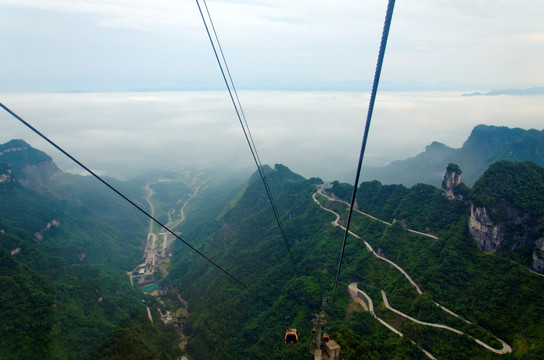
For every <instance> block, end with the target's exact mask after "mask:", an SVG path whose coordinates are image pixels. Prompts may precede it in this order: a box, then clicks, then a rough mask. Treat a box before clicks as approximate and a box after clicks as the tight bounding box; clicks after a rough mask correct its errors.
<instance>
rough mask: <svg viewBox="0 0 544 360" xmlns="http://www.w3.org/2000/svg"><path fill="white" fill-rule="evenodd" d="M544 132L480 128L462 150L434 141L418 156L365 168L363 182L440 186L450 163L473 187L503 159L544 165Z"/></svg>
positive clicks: (475, 128)
mask: <svg viewBox="0 0 544 360" xmlns="http://www.w3.org/2000/svg"><path fill="white" fill-rule="evenodd" d="M543 149H544V130H535V129H529V130H525V129H521V128H508V127H506V126H491V125H477V126H476V127H474V128H473V129H472V131H471V133H470V135H469V137H468V138H467V140H466V141H465V142H464V143H463V145H462V147H461V148H458V149H453V148H450V147H448V146H446V145H444V144H441V143H438V142H432V143H431V144H430V145H428V146H426V147H425V151H424V152H422V153H419V154H418V155H416V156H415V157H412V158H409V159H405V160H397V161H394V162H392V163H390V164H389V165H387V166H384V167H371V166H368V167H365V168H363V171H362V172H361V178H362V181H371V180H379V181H380V182H382V183H385V184H403V185H405V186H412V185H415V184H417V183H420V182H421V183H426V184H431V185H434V186H437V187H438V186H440V183H441V181H442V176H443V174H444V172H443V171H444V169H445V168H446V166H447V165H448V164H449V163H455V164H458V165H459V166H460V167H461V168H462V169H463V174H464V175H463V181H464V182H465V184H467V185H468V186H472V185H473V184H474V183H475V182H476V180H477V179H478V178H479V177H480V176H481V175H482V174H483V173H484V171H485V169H487V168H488V167H489V165H491V164H492V163H494V162H496V161H499V160H507V161H514V162H516V161H532V162H534V163H535V164H537V165H539V166H544V150H543Z"/></svg>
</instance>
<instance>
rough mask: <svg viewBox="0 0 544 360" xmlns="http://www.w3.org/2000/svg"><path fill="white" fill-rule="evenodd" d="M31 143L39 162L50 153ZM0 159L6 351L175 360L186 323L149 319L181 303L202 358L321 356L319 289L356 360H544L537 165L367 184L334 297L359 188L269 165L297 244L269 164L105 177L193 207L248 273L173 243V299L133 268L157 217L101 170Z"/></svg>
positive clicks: (169, 270) (166, 281)
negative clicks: (53, 168) (138, 282)
mask: <svg viewBox="0 0 544 360" xmlns="http://www.w3.org/2000/svg"><path fill="white" fill-rule="evenodd" d="M12 145H13V144H12ZM12 145H10V146H8V147H7V148H9V149H13V148H21V146H19V145H22V144H18V146H16V147H13V146H12ZM435 146H436V145H435ZM436 148H437V149H436V150H437V151H436V152H435V153H437V154H439V153H441V152H448V151H449V150H448V149H447V148H444V147H441V146H440V145H438V146H436ZM26 150H29V152H30V153H29V154H26V155H25V153H24V152H25V151H26ZM17 151H21V153H20V154H18V156H21V158H23V159H24V158H27V159H34V160H30V161H29V163H32V161H35V162H34V164H35V165H36V164H38V165H39V164H40V163H41V162H44V163H47V162H48V161H49V160H48V158H47V156H44V155H45V154H39V153H35V154H34V155H32V153H34V150H31V149H30V148H27V149H23V150H17ZM10 153H14V151H8V152H7V154H10ZM34 156H36V157H35V158H34ZM0 159H4V160H0V269H1V272H0V287H1V289H0V303H1V304H2V306H1V307H0V317H1V318H2V322H1V323H0V346H1V347H2V349H3V353H2V356H4V355H5V356H4V357H5V358H8V359H26V358H31V357H40V358H46V359H52V358H54V359H71V358H82V359H97V358H98V359H144V358H160V359H174V358H177V357H179V356H180V354H181V353H180V350H179V348H178V343H179V337H178V335H177V334H176V333H175V332H174V329H173V327H172V326H171V325H164V324H163V323H162V322H161V321H158V320H155V321H151V320H150V319H149V316H152V318H153V319H159V318H160V315H159V311H161V310H158V309H159V308H160V309H164V308H165V307H168V306H169V305H170V304H174V303H176V302H179V301H181V300H180V299H182V300H183V301H186V308H185V310H186V312H185V317H187V315H188V318H187V320H186V323H185V326H184V329H183V333H184V334H185V335H187V336H188V338H187V340H188V342H187V346H186V348H185V350H184V351H186V353H188V354H190V356H191V358H193V359H212V360H213V359H286V358H289V359H307V358H309V357H310V354H309V349H310V346H311V344H312V341H313V336H314V335H312V327H313V324H312V319H313V318H315V314H317V313H319V312H320V311H321V309H322V304H323V298H326V299H327V301H326V312H327V315H328V316H327V325H326V327H325V328H324V331H325V332H327V333H328V334H329V335H330V338H331V340H334V341H336V342H337V343H338V344H339V345H340V346H341V354H342V359H362V358H368V359H399V358H409V359H427V358H428V357H427V355H426V354H425V352H423V351H422V349H424V350H425V351H427V352H428V353H430V354H432V355H433V356H435V357H436V358H440V359H459V358H470V359H504V358H508V359H525V360H527V359H538V358H543V357H544V345H543V344H544V323H542V321H541V319H542V316H543V315H544V277H542V276H540V275H538V274H535V273H534V272H531V271H529V270H528V269H527V267H528V266H531V263H530V261H527V259H528V258H527V257H526V256H529V258H530V257H531V256H532V255H533V254H534V253H533V252H532V251H533V250H534V247H530V246H529V245H530V241H534V244H535V246H538V241H537V240H538V239H539V238H540V237H542V236H541V230H542V228H541V224H542V215H541V211H542V204H541V198H540V194H542V193H544V192H542V189H541V187H542V185H541V183H542V179H541V175H542V169H541V168H540V167H539V166H538V165H535V164H531V163H522V164H516V163H510V162H499V163H497V164H495V165H493V166H492V167H490V168H489V169H488V171H486V172H485V174H484V175H483V176H482V177H481V178H480V179H479V180H478V181H477V182H476V183H475V184H474V186H473V187H472V189H470V188H468V187H466V185H464V183H463V182H462V180H463V179H462V176H464V174H465V169H463V168H462V167H461V166H459V165H456V164H453V163H451V164H448V166H447V167H446V166H444V168H443V169H442V173H443V172H444V170H446V169H447V173H448V175H446V176H443V180H444V181H443V185H444V189H439V188H437V187H435V186H433V185H427V184H422V183H420V184H417V185H414V186H412V187H406V186H404V185H388V184H382V183H381V182H379V181H370V182H363V183H361V185H360V186H359V188H358V192H357V197H356V204H357V206H356V207H357V211H355V212H354V213H353V218H352V222H351V225H350V231H351V232H352V233H353V234H355V235H353V236H349V237H348V239H347V242H346V246H345V253H344V256H343V259H342V262H341V267H340V269H341V271H340V273H339V277H338V288H337V291H336V294H335V297H334V301H333V299H332V293H333V289H334V288H335V280H336V275H337V270H338V268H339V257H340V250H341V248H342V239H343V235H344V231H343V230H342V229H341V228H340V227H339V226H337V225H336V222H339V223H340V224H345V221H346V218H347V213H348V208H347V206H346V204H345V203H343V201H349V199H350V198H351V194H352V191H353V187H352V186H351V185H349V184H344V183H339V182H337V181H335V182H332V183H331V184H327V185H324V184H323V182H322V180H321V179H319V178H311V179H306V178H304V177H302V176H300V175H298V174H296V173H294V172H292V171H291V170H290V169H288V168H287V167H285V166H282V165H280V164H277V165H275V166H274V167H269V166H265V167H264V168H263V171H264V172H265V174H266V176H267V179H268V181H269V184H270V190H271V192H272V194H274V198H275V205H276V208H277V210H278V214H279V217H280V219H281V221H282V224H283V229H284V232H285V235H286V238H285V239H284V238H283V236H282V234H281V232H280V231H279V230H278V226H277V224H276V220H275V217H274V214H273V212H272V210H271V207H270V203H269V200H268V198H267V195H266V191H265V189H264V186H263V185H262V183H261V180H260V177H259V175H258V174H253V175H252V176H250V177H249V179H248V180H247V181H245V182H244V183H243V184H241V185H240V183H239V182H238V180H239V178H238V177H237V175H236V176H234V175H231V174H228V173H216V174H200V173H199V174H194V173H190V172H187V173H186V174H181V175H180V176H179V177H178V178H174V177H173V176H170V175H168V174H166V173H161V174H160V178H159V179H158V180H157V181H155V182H150V179H151V178H150V177H149V176H147V177H145V178H141V179H136V180H133V181H128V182H118V181H115V180H114V179H108V180H110V181H111V182H112V183H114V184H115V186H116V187H118V188H120V189H122V190H123V192H124V193H126V194H130V197H131V198H133V199H135V201H136V202H137V203H139V204H142V205H146V203H147V201H150V202H151V203H153V204H154V205H153V206H154V207H155V211H156V214H157V216H158V217H159V218H160V219H161V220H164V221H174V220H175V219H174V217H175V216H176V213H179V212H180V211H181V209H183V211H184V213H183V215H180V216H181V217H182V218H186V219H185V221H184V222H182V223H181V225H180V226H181V228H180V229H179V230H180V232H181V234H182V236H183V237H184V239H186V241H187V242H188V243H190V244H191V245H192V246H194V247H195V248H196V249H198V250H199V251H200V252H201V253H203V254H205V255H206V257H207V258H208V259H210V260H211V261H213V262H214V263H215V264H216V265H218V266H219V267H221V269H223V270H224V271H226V272H228V273H229V274H230V275H232V276H233V277H234V278H235V279H236V280H234V279H233V278H232V277H230V276H227V275H226V274H225V272H224V271H221V270H220V269H218V268H217V267H216V266H214V265H212V264H211V263H210V262H209V261H207V260H205V259H204V258H203V257H202V256H200V255H198V254H196V252H194V251H193V250H191V249H190V248H189V247H187V246H186V245H185V244H183V243H182V242H175V243H174V244H173V249H172V252H173V255H172V257H171V259H170V263H169V266H168V267H166V265H165V266H164V267H163V268H161V269H160V272H161V273H163V276H164V277H163V278H162V279H161V280H159V281H158V282H157V287H158V288H159V289H161V290H162V289H168V291H167V292H166V294H165V295H164V296H162V298H161V301H160V302H159V301H157V300H156V299H155V298H153V297H151V296H148V295H145V294H143V293H142V292H141V291H140V290H138V289H136V288H133V287H132V286H131V285H130V282H129V281H128V278H127V276H126V272H127V271H130V270H131V269H134V267H135V266H136V265H138V264H140V263H141V255H142V251H143V248H144V246H143V245H144V242H145V238H146V233H147V231H148V229H149V221H148V219H146V218H145V217H143V216H142V215H141V214H140V213H138V212H137V211H135V210H133V209H132V208H130V207H127V206H125V205H124V204H123V202H122V201H121V200H119V199H118V198H117V197H113V196H112V195H111V194H110V190H108V189H106V188H105V187H104V186H103V185H101V184H98V183H97V182H96V181H94V179H92V178H89V177H83V176H76V175H69V174H64V173H62V172H59V173H55V174H54V175H53V176H50V175H48V174H50V173H49V172H47V171H46V172H41V171H40V169H42V168H43V167H44V166H41V165H40V166H34V167H33V166H30V164H29V163H25V161H23V160H22V161H21V162H20V163H19V164H18V165H17V163H16V162H15V161H11V162H8V161H7V160H5V159H7V158H2V157H1V156H0ZM39 159H41V160H40V161H38V160H39ZM18 169H19V170H18ZM20 169H27V171H28V172H29V175H27V173H26V172H24V171H22V170H20ZM32 169H34V170H35V173H32ZM178 175H179V174H178ZM518 175H519V176H518ZM25 176H30V177H31V178H33V179H39V182H38V185H39V186H36V187H34V186H33V185H30V183H25V182H24V179H26V177H25ZM21 179H23V181H21ZM200 179H202V180H203V181H201V180H200ZM204 180H205V181H204ZM144 186H145V187H146V188H147V190H146V191H145V192H144ZM318 189H320V190H319V191H318ZM188 192H189V193H190V195H188ZM151 193H153V196H152V197H151V195H150V194H151ZM150 198H151V199H150ZM175 199H180V201H177V200H175ZM189 199H190V200H189ZM478 206H482V207H485V208H486V212H487V213H488V214H489V217H490V219H491V220H492V221H494V222H495V224H499V225H498V226H499V228H500V229H502V230H503V234H504V239H505V240H506V242H505V245H504V246H503V247H502V248H501V249H502V250H500V251H496V252H495V253H484V252H482V251H481V249H480V247H479V243H478V239H477V238H475V237H474V235H473V233H472V232H471V228H470V224H471V217H472V213H471V209H472V208H473V207H478ZM144 207H145V206H144ZM363 212H364V213H366V214H368V215H365V214H364V213H363ZM334 213H337V214H338V215H335V214H334ZM501 226H502V227H501ZM518 240H520V242H518ZM521 244H524V245H523V246H529V247H523V246H521ZM527 249H530V250H529V251H527ZM518 250H519V251H518ZM536 254H537V255H540V253H539V252H538V251H537V252H536ZM512 260H513V261H512ZM399 269H403V271H404V272H402V271H400V270H399ZM354 283H356V284H355V289H356V291H358V294H359V295H360V294H361V292H364V293H366V296H367V297H368V298H364V299H370V300H371V301H372V302H373V304H374V313H373V314H371V313H370V312H369V311H365V310H364V308H363V306H362V305H359V304H360V303H361V302H362V303H364V304H365V305H366V306H367V308H368V301H369V300H364V301H363V300H361V299H362V298H363V297H362V295H361V296H358V297H357V298H358V299H359V300H361V301H357V300H353V298H352V296H351V295H350V291H348V286H350V284H354ZM242 284H243V285H242ZM385 297H387V299H388V301H387V302H386V301H385ZM365 301H366V302H365ZM393 308H394V309H396V310H393ZM149 314H150V315H149ZM176 316H177V315H176ZM378 318H379V319H381V320H378ZM411 319H416V320H418V321H419V322H416V321H413V320H411ZM384 323H386V324H388V326H390V327H392V328H394V329H396V331H398V332H400V333H402V334H403V336H402V337H400V336H399V335H398V334H397V333H395V332H393V331H392V330H391V328H388V327H385V326H384ZM429 323H433V324H439V325H440V326H441V327H431V326H429V325H427V324H429ZM287 328H296V329H297V331H298V334H299V342H298V344H297V345H286V344H285V341H284V338H283V337H284V334H285V331H286V329H287ZM447 329H455V331H450V330H447ZM461 333H462V334H461ZM476 339H478V341H480V342H477V341H476ZM481 343H483V344H486V346H488V347H489V348H484V347H483V345H480V344H481ZM490 349H494V351H498V352H499V353H500V352H501V351H504V352H505V353H506V354H503V355H501V354H499V353H496V352H493V350H490ZM510 351H511V352H510Z"/></svg>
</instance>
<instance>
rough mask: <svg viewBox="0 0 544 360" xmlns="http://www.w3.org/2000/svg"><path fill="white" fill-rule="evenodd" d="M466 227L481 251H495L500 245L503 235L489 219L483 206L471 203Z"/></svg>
mask: <svg viewBox="0 0 544 360" xmlns="http://www.w3.org/2000/svg"><path fill="white" fill-rule="evenodd" d="M468 228H469V230H470V234H471V235H472V238H473V239H474V241H476V243H477V244H478V247H479V248H480V250H482V251H483V252H495V251H497V250H498V249H499V248H500V247H501V245H502V243H503V240H504V235H503V233H502V231H501V229H500V226H499V225H497V224H495V223H494V222H493V221H492V220H491V218H490V217H489V214H488V212H487V209H486V208H485V207H483V206H474V204H472V206H471V208H470V218H469V220H468Z"/></svg>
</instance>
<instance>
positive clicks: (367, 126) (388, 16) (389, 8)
mask: <svg viewBox="0 0 544 360" xmlns="http://www.w3.org/2000/svg"><path fill="white" fill-rule="evenodd" d="M394 7H395V0H389V3H388V4H387V12H386V15H385V23H384V26H383V32H382V40H381V43H380V51H379V53H378V62H377V64H376V72H375V73H374V82H373V83H372V93H371V95H370V103H369V105H368V113H367V116H366V124H365V131H364V134H363V142H362V144H361V152H360V154H359V162H358V165H357V173H356V175H355V182H354V183H353V193H352V195H351V204H350V207H349V214H348V219H347V222H346V232H345V233H344V241H343V242H342V251H341V253H340V260H339V261H338V271H337V272H336V280H335V282H334V290H333V293H332V301H333V302H334V298H335V296H336V288H337V287H338V279H339V277H340V270H341V269H342V259H343V258H344V251H345V248H346V240H347V238H348V234H349V225H350V223H351V215H352V213H353V206H354V204H355V194H356V193H357V186H358V184H359V176H360V174H361V167H362V164H363V158H364V155H365V149H366V143H367V138H368V132H369V129H370V122H371V120H372V113H373V111H374V102H375V101H376V93H377V92H378V85H379V82H380V74H381V72H382V64H383V58H384V55H385V48H386V46H387V38H388V36H389V28H390V27H391V19H392V18H393V9H394Z"/></svg>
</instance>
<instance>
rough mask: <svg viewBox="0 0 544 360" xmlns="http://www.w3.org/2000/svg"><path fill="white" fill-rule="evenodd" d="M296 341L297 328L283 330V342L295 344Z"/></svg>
mask: <svg viewBox="0 0 544 360" xmlns="http://www.w3.org/2000/svg"><path fill="white" fill-rule="evenodd" d="M297 342H298V334H297V329H287V331H286V332H285V343H286V344H288V345H295V344H296V343H297Z"/></svg>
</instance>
